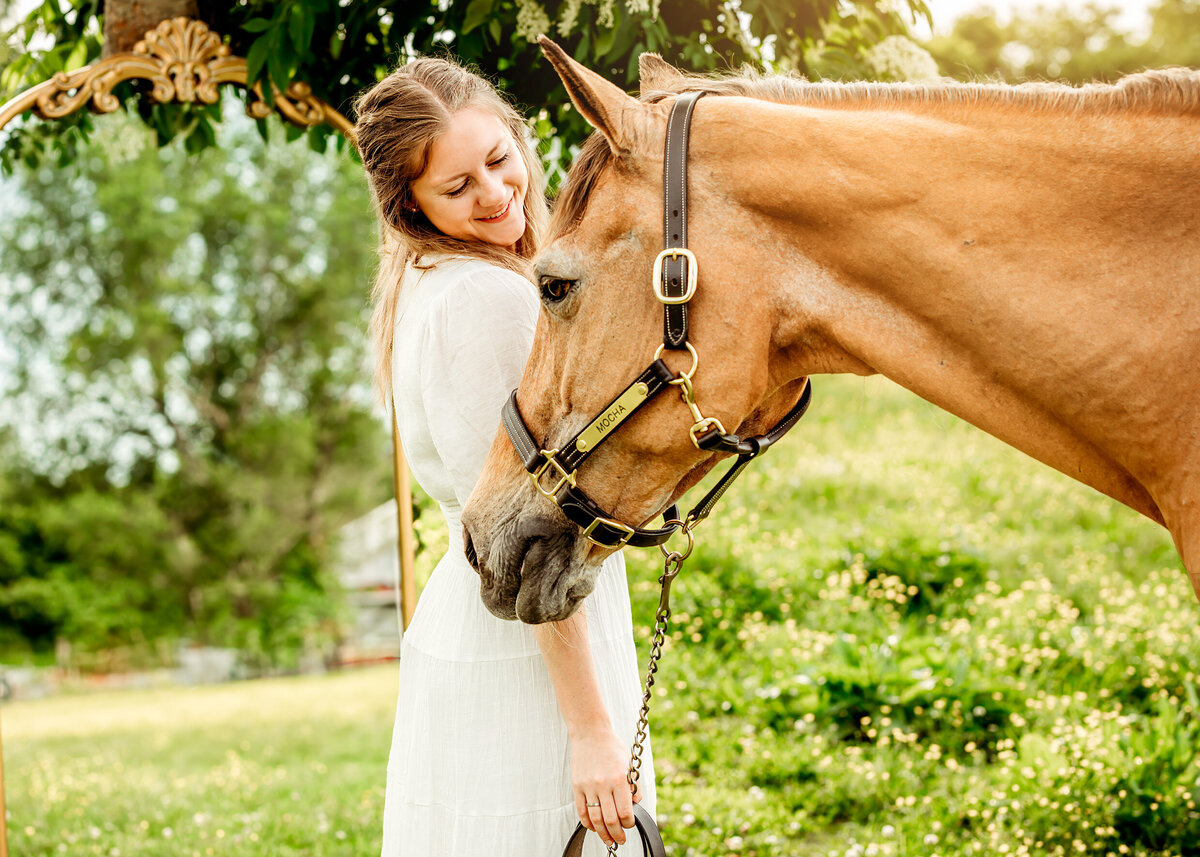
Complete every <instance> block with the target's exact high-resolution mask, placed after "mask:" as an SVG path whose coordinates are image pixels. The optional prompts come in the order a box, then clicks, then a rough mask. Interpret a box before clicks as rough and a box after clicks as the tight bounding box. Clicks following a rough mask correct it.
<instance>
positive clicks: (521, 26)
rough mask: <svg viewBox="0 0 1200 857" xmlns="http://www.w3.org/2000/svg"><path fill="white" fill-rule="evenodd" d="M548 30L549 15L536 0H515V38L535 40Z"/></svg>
mask: <svg viewBox="0 0 1200 857" xmlns="http://www.w3.org/2000/svg"><path fill="white" fill-rule="evenodd" d="M548 32H550V16H549V15H547V14H546V10H545V9H543V8H542V5H541V4H540V3H538V2H537V0H517V38H522V37H524V39H525V40H526V41H528V42H536V41H537V38H538V36H540V35H542V34H543V33H548Z"/></svg>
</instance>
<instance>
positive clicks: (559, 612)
mask: <svg viewBox="0 0 1200 857" xmlns="http://www.w3.org/2000/svg"><path fill="white" fill-rule="evenodd" d="M581 542H583V540H582V539H581V538H579V535H578V533H577V532H576V528H575V527H574V525H572V524H570V523H569V522H567V521H562V522H557V521H554V520H553V519H551V518H550V517H548V516H545V515H529V516H526V517H522V518H518V519H517V520H515V521H511V522H510V523H509V524H508V525H507V526H504V527H502V529H501V534H500V535H499V537H498V538H497V539H496V541H495V542H494V543H493V544H492V545H491V549H490V550H487V551H485V552H484V555H485V560H484V561H483V562H482V563H473V564H476V570H477V571H478V572H479V576H480V585H479V594H480V597H481V598H482V600H483V604H484V606H485V607H486V608H487V609H488V612H490V613H491V614H492V615H493V616H496V617H497V618H500V619H508V620H512V619H519V620H520V621H522V622H525V623H527V624H530V625H538V624H541V623H543V622H557V621H560V620H562V619H566V618H568V617H569V616H570V615H571V614H572V613H574V612H575V610H576V609H577V608H578V607H579V605H580V603H581V602H582V601H583V599H584V598H586V597H587V596H588V595H589V594H590V593H591V591H592V590H593V589H594V588H595V584H596V578H597V576H598V575H599V572H600V562H599V560H598V559H597V560H591V559H590V558H588V557H585V556H584V554H585V553H586V552H585V551H583V550H582V549H581V547H580V543H581Z"/></svg>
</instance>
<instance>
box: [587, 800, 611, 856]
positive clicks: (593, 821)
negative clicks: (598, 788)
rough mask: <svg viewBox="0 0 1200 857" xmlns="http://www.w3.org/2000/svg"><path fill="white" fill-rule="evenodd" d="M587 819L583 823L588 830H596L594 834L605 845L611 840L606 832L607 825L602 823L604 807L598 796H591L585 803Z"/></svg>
mask: <svg viewBox="0 0 1200 857" xmlns="http://www.w3.org/2000/svg"><path fill="white" fill-rule="evenodd" d="M587 813H588V821H589V822H590V823H588V824H585V825H584V826H585V827H587V828H588V829H589V830H594V831H596V834H597V835H598V836H599V837H600V838H601V839H602V840H603V841H604V844H605V845H608V844H609V843H610V842H612V841H613V840H612V835H611V834H610V833H609V832H608V827H607V826H606V825H605V824H604V809H603V802H602V801H601V800H600V799H599V798H592V799H590V800H589V801H588V804H587Z"/></svg>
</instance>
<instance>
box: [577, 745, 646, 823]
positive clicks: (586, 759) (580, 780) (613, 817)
mask: <svg viewBox="0 0 1200 857" xmlns="http://www.w3.org/2000/svg"><path fill="white" fill-rule="evenodd" d="M628 775H629V748H628V747H626V746H625V745H624V744H623V743H622V742H621V740H620V739H619V738H618V737H617V735H616V733H615V732H613V731H612V729H602V730H599V731H597V732H595V733H591V734H587V735H581V736H578V737H573V738H572V739H571V787H572V790H573V791H574V793H575V811H576V813H577V814H578V815H579V820H580V821H581V822H582V823H583V826H584V827H586V828H587V829H588V830H592V831H595V832H596V833H597V834H598V835H599V836H600V838H601V839H602V840H603V841H604V844H605V845H606V846H607V845H611V844H612V843H613V842H614V841H615V842H616V843H617V844H619V845H624V844H625V829H626V828H630V827H633V824H634V822H633V804H634V802H636V801H639V800H641V796H640V795H634V794H632V792H631V789H630V786H629V779H628Z"/></svg>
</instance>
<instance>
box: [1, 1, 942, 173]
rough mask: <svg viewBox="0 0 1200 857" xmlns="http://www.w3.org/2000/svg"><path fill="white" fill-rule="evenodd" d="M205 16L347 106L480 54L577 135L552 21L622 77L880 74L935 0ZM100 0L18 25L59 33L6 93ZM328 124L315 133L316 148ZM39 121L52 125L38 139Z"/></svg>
mask: <svg viewBox="0 0 1200 857" xmlns="http://www.w3.org/2000/svg"><path fill="white" fill-rule="evenodd" d="M200 8H201V17H202V18H203V19H204V20H205V21H206V22H207V23H208V24H209V25H210V26H211V27H212V28H213V29H214V30H215V31H216V32H219V33H221V34H223V35H224V36H226V37H227V39H228V41H229V45H230V47H231V49H232V51H233V53H234V54H235V55H239V56H244V57H246V58H247V63H248V66H249V74H250V77H251V80H252V81H253V80H262V81H263V82H266V81H268V80H269V81H270V82H272V83H273V84H274V85H275V86H276V87H278V88H279V89H280V90H282V89H284V88H286V86H287V85H288V83H289V82H291V81H293V80H303V81H306V82H308V83H310V84H311V85H312V87H313V90H314V92H315V93H316V94H317V95H318V96H320V97H321V98H323V99H325V100H326V101H327V102H329V103H330V104H332V105H334V106H335V107H337V108H338V109H340V110H341V111H342V112H344V113H347V114H348V113H349V112H350V108H351V104H352V101H353V98H354V96H355V95H356V94H357V93H358V92H360V91H362V90H363V89H365V88H366V87H369V86H371V85H372V84H374V83H375V82H376V81H377V80H378V79H379V78H381V77H382V76H383V75H385V74H386V73H387V72H388V71H390V70H391V69H392V68H393V67H395V66H396V65H397V64H398V63H400V62H403V61H404V60H405V59H406V58H408V57H411V56H413V55H416V54H428V53H438V52H447V53H450V54H453V55H454V56H455V57H457V58H458V59H459V60H461V61H464V62H467V63H470V64H473V65H474V66H476V67H477V68H479V69H480V70H481V71H483V72H484V73H485V74H487V75H488V76H489V77H491V78H492V79H493V80H494V81H495V82H496V83H497V84H498V85H499V87H500V88H501V89H502V90H503V91H504V92H506V93H508V94H509V95H510V96H511V97H512V98H513V99H514V100H515V101H516V102H518V104H519V105H520V106H521V107H522V108H524V109H526V110H527V111H528V112H529V113H530V114H531V115H534V116H541V117H542V118H543V122H542V123H541V125H540V127H539V133H540V134H541V135H542V136H543V137H546V138H548V137H549V136H550V135H551V134H553V133H556V132H557V133H558V134H559V135H561V137H562V142H564V143H566V144H570V143H574V142H578V140H579V139H580V138H581V137H582V136H583V135H584V134H585V133H586V131H587V128H586V125H585V123H584V122H583V120H582V119H581V118H580V117H579V116H578V115H577V114H575V113H574V112H572V111H571V109H570V107H569V105H568V104H567V99H566V98H565V97H564V94H563V92H562V89H561V87H560V85H559V82H558V79H557V77H556V76H555V75H554V73H553V71H552V70H551V69H550V67H549V65H548V64H547V63H546V62H545V61H544V60H543V59H542V57H541V55H540V53H539V51H538V49H537V46H536V44H534V40H535V39H536V37H537V35H538V34H539V33H542V32H545V33H548V34H549V35H551V36H552V37H554V38H555V39H557V40H558V41H559V42H560V43H562V44H563V45H564V46H566V47H567V49H568V50H570V51H571V52H572V53H573V54H574V55H575V56H576V58H578V59H579V60H581V61H583V62H585V63H587V64H588V65H590V66H593V67H595V68H596V69H597V70H598V71H600V72H602V73H604V74H607V75H608V76H610V77H611V78H612V79H613V80H615V81H617V82H618V83H620V84H622V85H625V86H628V87H636V77H637V58H638V56H639V55H640V54H641V53H642V52H644V51H655V52H658V53H661V54H662V55H663V56H664V57H665V58H666V59H668V60H669V61H671V62H673V63H676V64H678V65H679V66H680V67H682V68H685V69H691V70H695V71H709V70H712V69H719V68H726V67H731V66H732V67H736V66H738V65H740V64H741V63H743V62H750V63H754V64H759V65H761V64H764V63H768V64H772V65H773V66H774V67H777V68H783V69H797V70H799V71H801V72H802V73H806V74H809V75H814V76H815V75H818V74H824V75H833V76H850V77H856V76H862V75H865V74H869V73H870V64H869V63H868V62H867V60H866V58H865V51H866V50H867V49H869V48H870V47H871V45H873V44H875V43H876V42H878V41H880V40H882V39H884V38H885V37H887V36H889V35H893V34H899V33H904V32H906V31H907V26H908V24H909V23H910V22H911V21H912V20H913V17H914V16H916V15H927V10H926V7H925V4H924V0H889V2H872V0H858V2H854V3H845V2H841V0H449V2H420V0H417V2H414V0H371V2H354V3H339V2H336V0H246V2H241V3H224V4H220V3H201V5H200ZM101 13H102V3H101V2H99V0H73V2H70V3H67V2H66V0H44V2H42V3H40V4H39V5H38V6H37V7H36V8H35V9H33V11H31V12H30V13H29V15H28V16H27V18H26V19H25V20H24V22H23V24H22V25H21V27H20V38H21V41H22V42H23V43H24V44H25V45H27V46H32V45H35V44H38V43H49V45H50V46H49V47H47V48H45V49H38V50H33V49H31V50H30V51H29V52H28V53H25V54H23V55H21V56H19V57H18V58H17V59H16V60H15V61H13V62H11V63H9V65H8V67H7V69H6V70H5V71H4V72H3V73H2V74H0V98H3V97H4V94H5V93H7V94H8V95H9V96H11V95H12V94H14V93H15V92H17V91H19V90H21V89H23V88H25V87H27V86H30V85H32V84H34V83H37V82H40V81H42V80H46V79H47V78H49V77H50V76H51V75H52V74H54V73H55V72H57V71H70V70H72V69H75V68H80V67H82V66H84V65H85V64H87V63H91V62H94V61H96V60H97V59H98V58H99V56H100V46H101V41H102V40H101V27H102V17H103V16H102V14H101ZM138 91H139V88H138V85H137V84H136V83H128V84H122V85H121V88H120V90H119V92H120V94H121V95H123V97H124V98H125V103H126V105H127V108H128V109H129V110H131V111H135V112H137V113H138V115H140V116H141V118H142V119H143V120H144V121H145V122H147V123H148V124H149V125H151V126H152V127H153V128H154V129H155V130H156V131H157V133H158V137H159V141H160V144H161V143H165V142H167V141H169V140H171V139H174V138H175V137H178V136H184V137H186V138H187V139H188V141H189V145H191V146H192V147H193V148H195V149H199V148H203V147H206V146H208V145H211V143H212V141H213V134H212V124H213V122H214V121H216V120H217V118H218V117H217V115H216V113H215V111H214V110H212V109H211V108H203V107H195V106H178V105H175V106H171V107H161V106H151V105H150V104H148V103H147V102H146V101H145V100H138V99H136V98H134V96H135V95H136V93H137V92H138ZM79 123H82V124H83V126H84V127H83V128H81V129H77V130H76V131H74V132H72V133H71V134H67V135H66V136H63V134H62V133H61V128H60V129H58V131H57V132H45V131H41V132H39V131H37V130H34V129H25V130H23V131H22V132H21V133H20V134H17V135H14V136H13V137H12V138H11V139H10V140H9V141H8V144H7V145H6V147H5V163H7V164H11V162H12V161H13V160H14V159H15V158H16V157H18V156H28V157H29V158H30V159H33V158H34V157H36V153H37V152H40V151H41V148H42V146H43V145H44V144H46V143H51V142H52V143H53V145H54V147H55V148H56V149H57V151H58V154H59V158H60V160H64V161H65V160H70V159H72V158H73V157H75V155H76V152H77V150H78V143H79V142H80V140H79V139H75V138H74V136H73V135H78V134H82V135H83V136H84V137H86V130H87V129H86V125H87V119H86V117H82V116H81V117H78V118H77V119H75V120H73V123H71V124H74V125H78V124H79ZM330 133H331V132H330V130H329V129H328V128H319V129H314V130H313V131H311V132H310V135H311V136H312V142H313V144H314V145H315V146H317V147H323V146H324V145H325V141H326V138H327V137H328V136H329V135H330ZM39 134H47V135H48V138H47V139H40V138H39Z"/></svg>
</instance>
